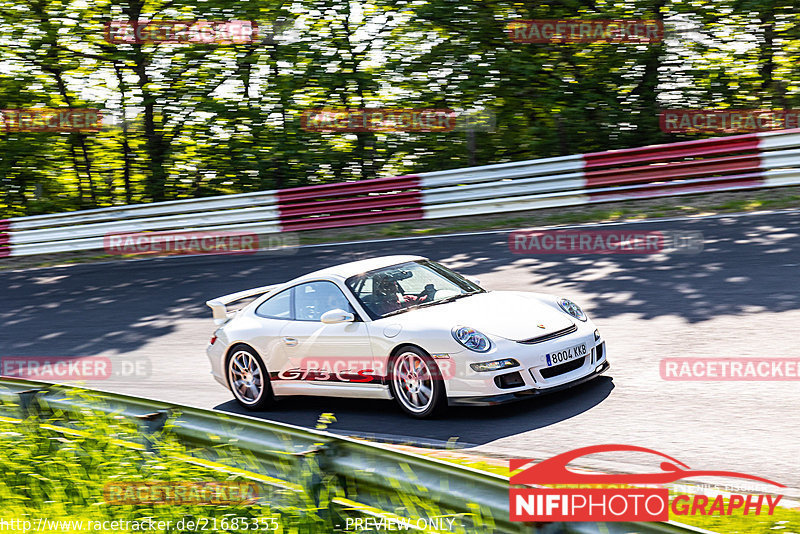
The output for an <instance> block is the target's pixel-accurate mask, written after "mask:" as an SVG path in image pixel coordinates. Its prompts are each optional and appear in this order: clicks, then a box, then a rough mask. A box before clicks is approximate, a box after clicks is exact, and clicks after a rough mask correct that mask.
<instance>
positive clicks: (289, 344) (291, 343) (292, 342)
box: [283, 337, 297, 347]
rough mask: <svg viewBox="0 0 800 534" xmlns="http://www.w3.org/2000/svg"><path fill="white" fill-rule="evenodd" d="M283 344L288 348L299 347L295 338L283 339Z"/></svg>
mask: <svg viewBox="0 0 800 534" xmlns="http://www.w3.org/2000/svg"><path fill="white" fill-rule="evenodd" d="M283 343H284V344H285V345H286V346H287V347H294V346H295V345H297V339H295V338H293V337H285V338H283Z"/></svg>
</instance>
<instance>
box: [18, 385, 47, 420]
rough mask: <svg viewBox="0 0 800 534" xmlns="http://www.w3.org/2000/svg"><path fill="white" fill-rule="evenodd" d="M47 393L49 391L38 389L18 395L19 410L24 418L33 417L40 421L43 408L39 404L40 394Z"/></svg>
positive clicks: (21, 392)
mask: <svg viewBox="0 0 800 534" xmlns="http://www.w3.org/2000/svg"><path fill="white" fill-rule="evenodd" d="M45 391H47V390H45V389H41V388H37V389H26V390H25V391H20V392H18V393H17V395H18V396H19V408H20V411H21V415H22V417H23V418H27V417H28V416H31V417H36V418H37V419H39V418H40V417H41V415H42V410H41V408H42V407H41V405H40V404H39V394H40V393H43V392H45Z"/></svg>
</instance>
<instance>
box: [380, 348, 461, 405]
mask: <svg viewBox="0 0 800 534" xmlns="http://www.w3.org/2000/svg"><path fill="white" fill-rule="evenodd" d="M391 362H392V363H391V367H390V380H389V384H390V387H391V389H392V395H394V398H395V400H396V401H397V404H398V405H399V406H400V408H401V409H402V410H403V411H404V412H406V413H407V414H408V415H410V416H412V417H417V418H420V419H422V418H425V417H433V416H435V415H440V414H441V413H442V412H443V411H444V410H445V409H446V408H447V396H446V394H445V388H444V382H443V380H442V374H441V372H440V371H439V366H437V365H436V362H435V361H434V360H433V358H431V357H430V356H428V355H427V354H426V353H425V352H424V351H422V350H420V349H418V348H416V347H404V348H403V349H401V350H400V351H399V352H398V354H396V355H395V356H394V357H393V358H392V360H391Z"/></svg>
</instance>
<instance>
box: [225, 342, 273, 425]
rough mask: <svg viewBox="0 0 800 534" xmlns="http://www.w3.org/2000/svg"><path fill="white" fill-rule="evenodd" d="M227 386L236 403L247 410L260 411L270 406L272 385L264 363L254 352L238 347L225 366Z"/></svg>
mask: <svg viewBox="0 0 800 534" xmlns="http://www.w3.org/2000/svg"><path fill="white" fill-rule="evenodd" d="M227 374H228V384H229V385H230V387H231V392H232V393H233V396H234V398H236V401H237V402H238V403H239V404H241V405H242V406H244V407H245V408H247V409H248V410H260V409H263V408H266V407H267V406H269V405H270V404H272V402H273V400H274V397H273V395H272V385H271V384H270V381H269V374H268V373H267V368H266V367H265V366H264V362H262V361H261V358H260V357H259V355H258V354H257V353H256V351H255V350H253V349H252V348H250V347H248V346H246V345H238V346H236V347H234V348H233V350H232V351H231V355H230V357H229V358H228V364H227Z"/></svg>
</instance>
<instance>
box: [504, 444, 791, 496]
mask: <svg viewBox="0 0 800 534" xmlns="http://www.w3.org/2000/svg"><path fill="white" fill-rule="evenodd" d="M616 451H633V452H646V453H650V454H655V455H657V456H660V457H662V458H665V459H667V460H669V461H662V462H661V464H660V467H661V469H662V470H663V472H661V473H645V474H638V475H637V474H634V475H629V474H616V475H615V474H606V473H599V474H586V473H578V472H575V471H571V470H569V469H567V465H568V464H569V463H570V462H572V461H573V460H575V459H576V458H579V457H581V456H586V455H589V454H596V453H599V452H616ZM533 461H534V460H526V459H514V460H511V461H510V463H509V466H510V469H511V471H515V470H517V469H519V468H520V467H523V466H525V465H527V464H529V463H531V462H533ZM690 476H694V477H702V476H715V477H732V478H746V479H749V480H756V481H759V482H765V483H767V484H772V485H774V486H778V487H780V488H785V487H786V486H784V485H783V484H778V483H777V482H773V481H772V480H769V479H766V478H762V477H757V476H754V475H748V474H745V473H737V472H734V471H702V470H694V469H691V468H690V467H689V466H688V465H686V464H684V463H681V462H679V461H678V460H676V459H675V458H672V457H671V456H667V455H666V454H663V453H660V452H658V451H654V450H653V449H646V448H644V447H636V446H634V445H595V446H591V447H583V448H580V449H575V450H573V451H569V452H565V453H562V454H559V455H557V456H553V457H552V458H549V459H547V460H544V461H541V462H539V463H537V464H536V465H533V466H531V467H529V468H527V469H526V470H524V471H522V472H521V473H517V474H516V475H514V476H512V477H511V484H668V483H670V482H675V481H676V480H680V479H683V478H687V477H690Z"/></svg>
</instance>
